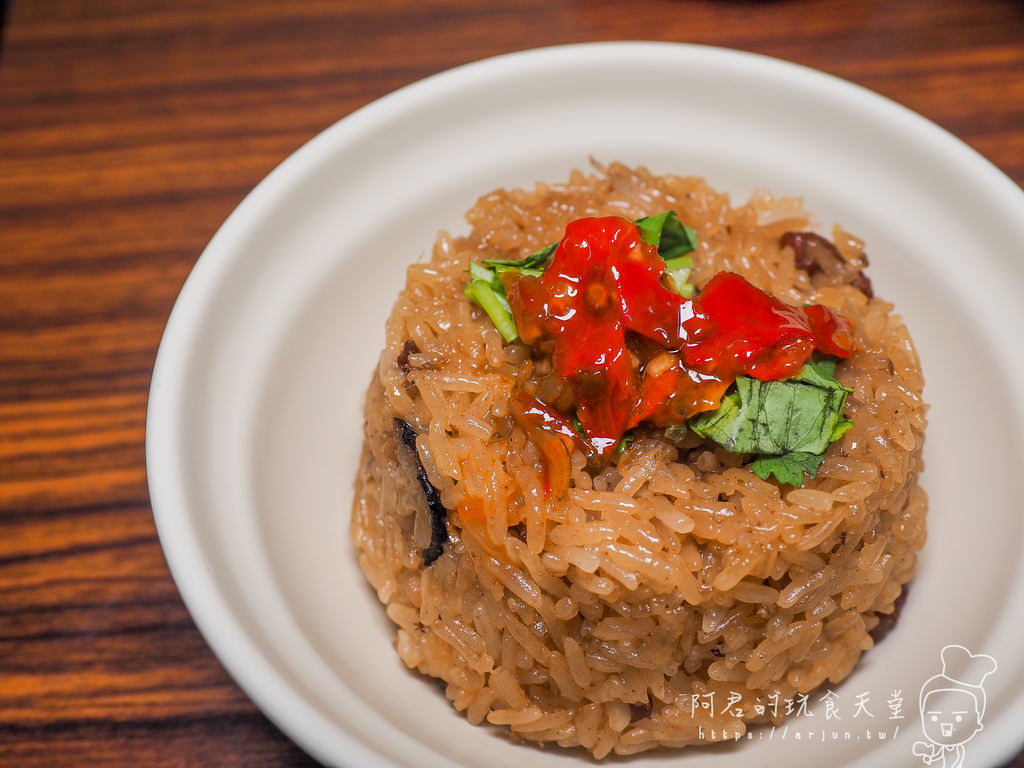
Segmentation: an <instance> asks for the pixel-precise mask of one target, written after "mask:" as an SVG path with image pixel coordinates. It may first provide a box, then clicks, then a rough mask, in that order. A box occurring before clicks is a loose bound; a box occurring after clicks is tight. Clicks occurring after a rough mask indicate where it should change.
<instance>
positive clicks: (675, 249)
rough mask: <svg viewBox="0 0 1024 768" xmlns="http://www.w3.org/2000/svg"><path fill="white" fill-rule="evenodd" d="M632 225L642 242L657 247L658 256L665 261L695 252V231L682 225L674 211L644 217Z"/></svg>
mask: <svg viewBox="0 0 1024 768" xmlns="http://www.w3.org/2000/svg"><path fill="white" fill-rule="evenodd" d="M634 223H635V224H636V227H637V229H639V230H640V237H642V238H643V239H644V242H646V243H650V244H651V245H654V246H657V248H658V254H659V255H660V256H661V258H663V259H664V260H665V261H668V260H669V259H674V258H676V257H678V256H682V255H684V254H687V253H690V252H691V251H695V250H697V231H696V230H695V229H694V228H693V227H691V226H689V225H687V224H683V223H682V222H681V221H680V220H679V218H678V217H677V216H676V212H675V211H665V212H664V213H659V214H658V215H657V216H644V217H643V218H642V219H637V220H636V222H634Z"/></svg>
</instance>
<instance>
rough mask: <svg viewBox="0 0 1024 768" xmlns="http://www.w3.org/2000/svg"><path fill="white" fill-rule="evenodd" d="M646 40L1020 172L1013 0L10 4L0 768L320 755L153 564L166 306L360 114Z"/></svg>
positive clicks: (297, 759)
mask: <svg viewBox="0 0 1024 768" xmlns="http://www.w3.org/2000/svg"><path fill="white" fill-rule="evenodd" d="M651 38H655V39H661V40H677V41H688V42H699V43H709V44H715V45H724V46H730V47H735V48H742V49H747V50H751V51H757V52H761V53H766V54H770V55H773V56H778V57H782V58H786V59H790V60H792V61H796V62H799V63H802V64H806V65H810V66H812V67H816V68H819V69H822V70H824V71H826V72H830V73H833V74H836V75H839V76H841V77H844V78H847V79H849V80H853V81H854V82H857V83H860V84H862V85H865V86H867V87H868V88H871V89H874V90H876V91H878V92H880V93H882V94H884V95H886V96H889V97H891V98H893V99H895V100H897V101H899V102H902V103H903V104H905V105H907V106H909V107H910V108H912V109H914V110H917V111H918V112H920V113H922V114H923V115H925V116H927V117H929V118H931V119H932V120H934V121H936V122H937V123H939V124H940V125H942V126H944V127H946V128H948V129H949V130H951V131H952V132H954V133H956V134H957V135H959V136H960V137H961V138H963V139H964V140H965V141H966V142H967V143H969V144H970V145H972V146H973V147H975V148H976V149H978V150H979V151H980V152H981V153H983V154H984V155H986V156H987V157H988V158H989V159H990V160H991V161H992V162H994V163H995V164H996V165H997V166H999V167H1000V168H1001V169H1002V170H1004V171H1005V172H1006V173H1007V174H1009V175H1010V176H1011V177H1012V178H1013V179H1014V180H1015V181H1016V182H1017V183H1018V184H1020V183H1024V5H1022V4H1021V3H1020V2H1019V0H970V2H962V0H777V1H776V2H767V1H766V2H756V1H754V0H745V1H744V0H731V1H730V0H691V1H684V0H631V1H630V2H624V1H623V0H591V1H589V2H588V0H506V2H502V3H496V2H490V1H489V0H374V2H369V1H368V0H338V1H337V2H332V0H288V1H286V2H282V0H221V1H220V2H216V0H213V1H211V0H175V1H174V2H170V0H15V2H13V5H12V6H11V7H10V8H8V9H7V20H6V26H5V28H4V37H3V47H2V51H0V764H2V765H3V766H6V767H7V768H16V767H25V766H46V768H56V767H58V766H103V767H104V768H119V767H121V766H124V767H125V768H128V767H129V766H130V767H131V768H136V767H137V766H174V767H175V768H184V767H186V766H204V767H205V768H209V767H210V766H247V768H257V767H258V766H276V767H280V766H305V765H315V763H313V761H312V760H310V759H309V758H308V757H307V756H305V755H304V754H303V753H302V752H301V751H300V750H299V749H298V748H297V747H295V746H294V745H293V744H292V743H291V742H290V741H289V740H288V739H287V738H285V737H284V736H283V735H282V734H281V733H280V732H278V731H277V730H276V728H274V726H272V725H271V724H269V723H268V722H267V721H266V720H265V719H264V718H263V716H262V715H260V714H259V713H258V711H257V710H256V708H255V707H254V706H253V704H252V703H251V702H250V701H249V700H248V699H247V698H246V697H245V695H243V694H242V693H241V692H240V691H239V689H238V688H237V687H236V686H235V685H234V683H233V682H232V681H231V679H230V678H229V677H228V676H227V675H226V674H225V672H224V670H223V669H222V668H221V666H220V665H219V663H218V662H217V661H216V659H215V658H214V656H213V655H212V653H211V652H210V651H209V649H208V648H207V646H206V644H205V643H204V642H203V640H202V638H201V637H200V635H199V633H198V632H197V630H196V628H195V626H194V625H193V623H192V621H191V619H190V618H189V615H188V613H187V612H186V611H185V608H184V607H183V605H182V603H181V601H180V599H179V597H178V593H177V591H176V589H175V586H174V584H173V582H172V581H171V577H170V574H169V573H168V570H167V567H166V565H165V563H164V559H163V556H162V555H161V551H160V546H159V543H158V541H157V538H156V534H155V531H154V527H153V520H152V517H151V512H150V507H149V499H148V494H147V489H146V472H145V455H144V435H145V416H146V398H147V388H148V384H149V376H150V371H151V367H152V365H153V360H154V356H155V354H156V350H157V345H158V343H159V341H160V335H161V331H162V330H163V326H164V322H165V320H166V318H167V315H168V312H169V311H170V308H171V305H172V303H173V302H174V298H175V295H176V294H177V292H178V290H179V288H180V287H181V285H182V283H183V281H184V280H185V277H186V275H187V274H188V272H189V269H190V268H191V267H192V265H193V263H194V262H195V260H196V258H197V256H198V255H199V253H200V251H201V250H202V248H203V246H204V245H205V243H206V242H207V240H208V239H209V238H210V236H211V235H212V234H213V232H214V231H215V230H216V229H217V227H218V225H219V224H220V222H221V221H222V220H223V219H224V218H225V216H227V214H228V213H229V212H230V211H231V209H232V208H234V207H235V205H236V204H237V203H238V202H239V200H240V199H241V198H242V196H243V195H244V194H245V193H246V191H248V190H249V189H250V188H251V187H252V186H253V185H254V184H255V183H256V182H257V181H259V180H260V179H261V178H262V177H263V176H264V175H265V174H266V173H267V172H268V171H270V170H271V169H272V168H273V167H274V166H275V165H277V163H278V162H280V161H281V160H282V159H283V158H284V157H285V156H287V155H288V154H289V153H290V152H292V151H293V150H294V149H296V148H297V147H298V146H299V145H300V144H302V143H303V142H304V141H305V140H306V139H308V138H310V137H311V136H313V135H314V134H316V133H317V132H319V131H320V130H322V129H323V128H325V127H326V126H328V125H329V124H331V123H333V122H334V121H336V120H337V119H339V118H340V117H342V116H344V115H345V114H347V113H349V112H351V111H352V110H354V109H355V108H357V107H359V106H361V105H362V104H365V103H367V102H369V101H371V100H372V99H374V98H376V97H378V96H380V95H382V94H384V93H386V92H388V91H390V90H392V89H394V88H396V87H398V86H401V85H404V84H406V83H409V82H411V81H413V80H416V79H419V78H421V77H423V76H425V75H429V74H432V73H435V72H438V71H440V70H443V69H446V68H448V67H451V66H453V65H456V64H461V63H464V62H468V61H471V60H474V59H478V58H481V57H486V56H491V55H493V54H498V53H503V52H507V51H512V50H516V49H523V48H530V47H536V46H543V45H550V44H556V43H568V42H581V41H591V40H612V39H651ZM1022 738H1024V729H1022ZM1022 764H1024V762H1018V765H1022Z"/></svg>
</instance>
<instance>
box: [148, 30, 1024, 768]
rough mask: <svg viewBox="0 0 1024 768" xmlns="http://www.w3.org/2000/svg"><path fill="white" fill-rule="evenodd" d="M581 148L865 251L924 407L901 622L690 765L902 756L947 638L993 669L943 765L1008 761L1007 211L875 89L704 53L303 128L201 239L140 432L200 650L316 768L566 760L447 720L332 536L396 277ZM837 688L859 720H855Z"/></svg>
mask: <svg viewBox="0 0 1024 768" xmlns="http://www.w3.org/2000/svg"><path fill="white" fill-rule="evenodd" d="M590 156H594V157H595V158H598V159H600V160H603V161H611V160H620V161H623V162H626V163H630V164H646V165H647V166H648V167H650V168H651V169H652V170H654V171H657V172H677V173H684V174H695V175H701V176H705V177H706V178H707V179H708V180H709V182H710V183H711V184H712V185H713V186H717V187H719V188H723V189H727V190H729V191H730V192H731V193H732V194H733V195H734V199H735V200H736V201H737V202H739V201H741V200H745V199H746V198H747V197H748V196H749V194H750V192H751V191H752V190H754V189H755V188H758V187H761V188H766V189H769V190H771V191H772V192H774V193H776V194H778V195H801V196H803V197H804V198H805V201H806V205H807V207H808V208H809V209H810V210H811V211H814V212H816V213H817V214H818V217H819V222H820V223H821V225H823V226H824V227H826V228H827V227H830V226H831V224H832V222H833V221H840V222H842V223H843V224H844V225H845V226H846V227H847V228H848V229H849V230H852V231H853V232H856V233H857V234H859V235H861V236H862V237H864V238H865V239H866V240H867V243H868V251H869V254H870V256H871V259H872V269H871V276H872V279H873V280H874V283H875V287H876V290H877V291H878V292H879V293H880V294H881V295H882V296H885V297H886V298H888V299H890V300H892V301H893V302H894V303H895V304H896V305H897V307H898V308H899V311H900V312H901V313H902V314H903V316H904V318H905V320H906V322H907V323H908V325H909V327H910V329H911V332H912V333H913V334H914V337H915V339H916V341H917V344H918V348H919V350H920V353H921V357H922V360H923V364H924V368H925V373H926V376H927V381H928V384H927V389H926V396H927V398H928V400H929V401H930V402H931V403H932V410H931V413H930V420H931V425H930V427H929V432H928V443H927V448H926V461H927V471H926V474H925V476H924V484H925V487H926V488H927V490H928V492H929V494H930V496H931V511H930V513H929V541H928V545H927V548H926V550H925V552H924V554H923V556H922V558H921V568H920V575H919V576H918V578H917V580H916V582H915V583H914V586H913V591H912V594H911V598H910V600H909V602H908V605H907V608H906V610H905V612H904V614H903V617H902V619H901V621H900V624H899V626H898V627H897V629H896V631H895V632H894V633H893V634H892V635H890V637H889V638H888V639H887V640H885V642H884V643H882V644H881V645H880V646H879V647H878V648H877V649H875V650H874V651H873V652H871V653H869V654H867V656H866V657H865V659H864V661H863V662H862V664H861V665H860V666H859V667H858V668H857V670H856V671H855V673H854V675H853V676H852V677H851V678H850V679H849V680H848V681H847V682H845V683H844V684H843V685H841V686H837V687H836V690H835V692H834V693H835V701H836V703H837V704H838V706H839V710H838V711H839V714H840V717H842V721H835V720H826V718H825V712H824V703H823V702H814V701H812V709H811V711H812V713H813V716H812V717H810V718H802V719H800V720H798V721H791V728H790V729H789V730H787V731H786V732H783V731H782V730H781V729H778V730H776V731H775V732H774V733H773V734H772V735H771V736H770V737H769V732H768V731H765V730H760V731H755V732H754V738H753V739H752V740H751V742H750V743H744V744H742V745H739V746H736V747H725V748H708V749H701V750H696V751H692V750H691V752H690V753H688V754H687V765H689V766H692V767H693V768H696V767H697V766H705V765H708V766H711V765H714V766H725V765H752V764H758V765H762V766H772V765H779V766H783V765H786V766H789V765H793V764H794V763H798V764H805V765H839V764H843V765H865V766H866V765H890V766H896V765H906V766H912V765H920V764H921V763H920V761H919V758H916V757H914V756H913V754H912V751H913V742H914V741H915V740H920V739H922V726H921V722H920V719H919V716H918V703H917V696H918V691H919V689H920V687H921V685H922V684H923V683H924V681H925V680H926V679H927V678H929V677H931V676H932V675H934V674H937V673H938V672H940V671H941V666H940V662H939V652H940V649H941V648H942V647H943V646H944V645H946V644H950V643H959V644H962V645H964V646H966V647H967V648H969V649H970V650H972V651H973V652H975V653H987V654H990V655H991V656H992V657H993V658H995V659H996V660H997V662H998V664H999V667H998V670H997V672H996V673H995V674H993V675H991V676H990V678H989V679H988V680H987V681H986V689H987V701H988V709H987V711H986V712H985V715H984V726H985V727H984V729H983V730H982V731H981V732H980V733H978V734H977V735H976V736H975V737H974V738H973V739H972V741H970V742H969V743H968V744H967V745H966V756H967V763H968V764H969V765H972V766H980V765H991V764H995V763H997V762H998V761H1000V760H1001V759H1003V758H1005V757H1006V756H1008V755H1009V754H1010V753H1011V752H1012V751H1013V750H1015V749H1016V748H1018V747H1019V746H1020V741H1021V738H1022V736H1024V734H1022V732H1021V730H1020V725H1019V723H1020V722H1021V721H1022V720H1024V698H1022V691H1024V656H1022V653H1021V645H1020V636H1021V630H1022V629H1024V571H1022V566H1021V561H1022V557H1021V556H1022V549H1024V536H1022V527H1024V523H1022V521H1024V516H1022V514H1021V512H1022V504H1021V495H1020V493H1019V486H1018V482H1019V479H1020V474H1021V473H1020V468H1021V465H1022V457H1024V445H1022V440H1021V435H1022V434H1024V415H1022V410H1021V405H1020V403H1021V399H1020V397H1019V396H1018V395H1017V388H1018V386H1019V383H1020V382H1021V381H1024V355H1022V354H1021V352H1024V349H1022V348H1021V343H1020V341H1019V338H1020V337H1019V329H1020V328H1022V327H1024V311H1022V306H1024V302H1022V301H1021V300H1020V290H1021V286H1024V260H1022V259H1021V243H1024V194H1022V192H1021V190H1020V189H1019V188H1018V187H1017V186H1016V185H1014V184H1013V183H1012V182H1011V181H1010V180H1009V179H1007V178H1006V177H1005V176H1003V175H1002V174H1001V173H999V171H997V170H996V169H995V168H993V167H992V166H991V165H989V164H988V163H987V162H986V161H985V160H984V159H982V158H981V157H980V156H979V155H977V154H976V153H974V152H973V151H972V150H970V149H969V148H968V147H966V146H965V145H964V144H962V143H960V142H959V141H957V140H956V139H955V138H953V137H952V136H950V135H949V134H947V133H945V132H944V131H942V130H941V129H939V128H937V127H936V126H935V125H933V124H931V123H929V122H927V121H926V120H924V119H922V118H921V117H919V116H917V115H915V114H913V113H911V112H909V111H907V110H905V109H903V108H901V107H899V106H897V105H895V104H893V103H891V102H889V101H886V100H885V99H883V98H881V97H879V96H877V95H874V94H872V93H869V92H867V91H865V90H863V89H860V88H858V87H856V86H853V85H851V84H849V83H845V82H842V81H839V80H836V79H834V78H831V77H828V76H826V75H823V74H820V73H817V72H813V71H810V70H807V69H803V68H800V67H797V66H793V65H790V64H786V63H782V62H779V61H774V60H769V59H765V58H761V57H757V56H753V55H749V54H743V53H737V52H732V51H725V50H719V49H713V48H704V47H695V46H686V45H672V44H651V43H614V44H594V45H582V46H571V47H563V48H554V49H546V50H539V51H533V52H527V53H522V54H515V55H511V56H505V57H500V58H497V59H492V60H488V61H484V62H481V63H478V64H473V65H470V66H467V67H462V68H459V69H456V70H454V71H451V72H447V73H445V74H442V75H439V76H436V77H433V78H430V79H428V80H425V81H423V82H420V83H417V84H415V85H413V86H410V87H408V88H405V89H403V90H401V91H398V92H397V93H394V94H392V95H390V96H387V97H385V98H383V99H381V100H379V101H377V102H375V103H373V104H371V105H370V106H368V107H366V108H364V109H361V110H359V111H358V112H356V113H354V114H352V115H350V116H349V117H347V118H345V119H344V120H342V121H341V122H339V123H338V124H336V125H334V126H333V127H331V128H330V129H328V130H327V131H325V132H324V133H323V134H321V135H320V136H318V137H317V138H315V139H314V140H313V141H311V142H310V143H309V144H307V145H306V146H304V147H303V148H302V149H300V150H299V151H298V152H296V153H295V154H294V155H293V156H292V157H290V158H289V159H288V160H287V161H285V162H284V163H283V164H282V165H281V166H280V167H279V168H278V169H277V170H275V171H274V172H273V173H272V174H271V175H270V176H268V177H267V179H266V180H265V181H263V182H262V183H261V184H260V185H259V186H258V187H257V188H256V189H255V190H254V191H253V192H252V194H251V195H249V196H248V197H247V198H246V200H245V201H244V202H243V203H242V204H241V205H240V206H239V207H238V209H237V210H236V211H235V212H234V213H233V214H232V215H231V217H230V218H229V219H228V220H227V222H225V224H224V226H223V227H222V228H221V230H220V231H219V232H218V233H217V235H216V237H214V239H213V241H212V242H211V243H210V245H209V247H208V248H207V249H206V251H205V252H204V253H203V255H202V257H201V258H200V259H199V261H198V263H197V264H196V267H195V269H194V271H193V273H192V275H191V276H190V277H189V279H188V282H187V283H186V284H185V287H184V289H183V290H182V292H181V296H180V298H179V300H178V303H177V305H176V306H175V308H174V312H173V314H172V315H171V318H170V321H169V323H168V325H167V331H166V334H165V336H164V339H163V343H162V344H161V347H160V352H159V357H158V359H157V364H156V369H155V372H154V376H153V385H152V392H151V398H150V410H149V422H148V438H147V457H148V458H147V460H148V469H149V480H150V488H151V494H152V502H153V509H154V513H155V515H156V521H157V524H158V527H159V532H160V538H161V542H162V544H163V546H164V549H165V551H166V554H167V559H168V561H169V563H170V566H171V569H172V571H173V573H174V577H175V580H176V581H177V584H178V586H179V588H180V590H181V593H182V595H183V596H184V599H185V601H186V603H187V604H188V607H189V609H190V610H191V612H192V615H193V617H194V618H195V621H196V623H197V624H198V625H199V627H200V629H201V630H202V632H203V633H204V635H205V637H206V639H207V640H208V641H209V643H210V645H211V646H212V647H213V649H214V651H215V652H216V653H217V654H218V656H219V657H220V658H221V660H222V661H223V662H224V664H225V665H226V666H227V668H228V669H229V670H230V671H231V673H232V674H233V675H234V677H235V678H236V679H237V680H238V682H239V684H240V685H241V686H242V687H243V688H244V689H245V690H246V692H247V693H248V694H249V695H250V696H251V697H252V698H253V699H254V700H255V701H256V702H257V703H258V704H259V706H260V707H261V708H262V709H263V710H264V711H265V712H266V713H267V715H269V716H270V718H271V719H272V720H274V722H276V723H277V724H278V725H279V726H280V727H281V728H282V729H283V730H284V731H285V732H286V733H288V734H289V735H290V736H291V737H292V738H294V739H295V740H296V741H297V742H298V743H299V744H301V745H302V746H303V747H304V748H305V749H307V750H308V751H309V752H310V753H312V754H313V755H314V756H316V757H317V758H319V759H320V760H322V761H323V762H325V763H327V764H330V765H336V766H350V767H356V766H358V767H360V768H364V767H368V766H389V767H395V766H417V768H432V767H436V768H442V767H444V768H451V767H453V766H487V767H488V768H495V767H498V766H512V765H531V766H540V767H542V768H543V767H545V766H552V767H558V768H570V766H580V765H585V764H588V763H589V761H588V760H587V759H586V758H585V757H584V756H583V755H582V754H581V753H580V752H578V751H562V750H559V749H550V748H549V749H546V750H543V751H542V750H538V749H535V748H533V747H529V746H522V745H519V744H515V743H512V742H511V741H509V740H507V739H505V738H503V737H502V736H501V735H500V734H499V733H498V732H496V731H495V730H493V729H490V728H486V727H472V726H470V725H468V724H467V723H466V722H465V721H464V720H463V719H462V718H461V717H460V716H459V715H457V714H456V713H455V712H454V711H453V710H452V709H451V707H450V706H449V705H448V703H447V701H446V700H445V699H444V697H443V695H442V694H441V693H440V692H439V691H438V689H437V687H436V686H435V685H432V684H430V683H429V682H428V681H426V680H424V679H420V678H418V677H417V676H415V675H413V674H411V673H409V672H407V671H406V670H405V669H404V667H403V666H402V665H401V663H400V662H399V660H398V658H397V656H396V654H395V652H394V650H393V648H392V637H393V634H392V627H391V626H390V624H389V622H388V621H387V619H386V618H385V615H384V611H383V610H382V608H381V606H380V605H378V604H377V602H376V599H375V597H374V595H373V593H372V592H371V590H370V589H369V588H368V587H367V585H366V584H365V582H364V579H363V577H362V574H361V572H360V571H359V568H358V566H357V564H356V559H355V556H354V554H353V549H352V546H351V544H350V542H349V536H348V517H349V506H350V501H351V494H352V490H351V488H352V480H353V476H354V472H355V467H356V461H357V457H358V455H359V450H360V443H361V441H362V435H361V427H362V419H361V415H360V411H361V406H362V398H363V391H364V388H365V386H366V385H367V383H368V381H369V377H370V372H371V370H372V369H373V367H374V365H375V363H376V359H377V354H378V350H379V348H380V347H381V346H382V344H383V338H384V335H383V324H384V320H385V318H386V316H387V314H388V312H389V311H390V308H391V304H392V302H393V300H394V298H395V296H396V295H397V292H398V290H399V288H400V286H401V285H402V283H403V280H404V271H405V267H406V265H407V264H409V263H410V262H412V261H414V260H415V259H417V257H419V256H420V254H422V253H423V252H424V251H426V250H428V249H429V247H430V245H431V243H432V242H433V240H434V237H435V234H436V232H437V230H438V229H442V228H444V229H448V230H450V231H454V232H459V231H462V230H463V229H464V226H463V223H462V220H461V213H462V212H463V211H464V210H466V209H467V208H469V207H470V206H471V205H472V203H473V202H474V200H475V199H476V198H477V197H478V196H479V195H481V194H483V193H485V192H487V191H489V190H491V189H493V188H495V187H498V186H514V185H528V184H531V183H532V182H533V181H534V180H537V179H544V180H561V179H564V178H565V177H566V175H567V174H568V173H569V171H570V170H571V169H572V168H578V167H587V165H588V158H589V157H590ZM826 231H827V229H826ZM895 691H900V692H901V694H900V697H899V698H901V699H902V706H901V709H902V714H903V715H904V719H902V720H890V719H889V715H890V714H891V711H890V709H889V706H888V704H889V702H890V701H894V697H893V692H895ZM862 696H866V697H867V699H866V700H865V699H863V698H861V697H862ZM858 698H861V700H862V701H866V704H867V709H868V711H869V712H870V713H871V714H872V715H873V717H872V718H869V717H868V716H867V714H866V713H864V712H861V713H860V714H859V715H858V716H857V717H854V714H855V713H856V706H857V700H858ZM897 726H898V729H899V730H898V731H896V730H895V729H896V728H897ZM869 730H871V731H874V734H873V737H872V738H870V739H869V738H868V735H869V734H868V731H869ZM800 731H806V733H804V734H800V733H798V732H800ZM819 731H820V732H819ZM879 732H884V733H885V734H886V736H887V738H886V739H884V740H880V739H879V738H878V733H879ZM846 733H849V734H850V735H849V736H847V735H846ZM758 734H760V735H758ZM834 734H835V735H834ZM679 757H680V755H679V753H678V752H662V753H658V754H654V755H650V754H648V755H641V756H638V757H636V758H633V759H631V760H630V761H629V764H630V765H631V766H637V767H638V768H639V766H653V765H666V764H669V763H672V764H674V761H676V760H678V759H679Z"/></svg>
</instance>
